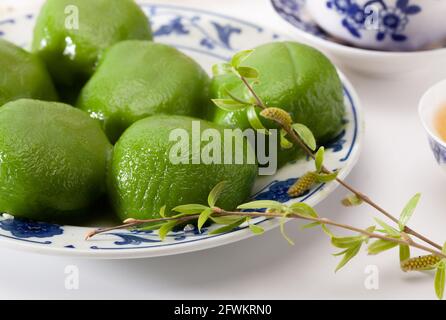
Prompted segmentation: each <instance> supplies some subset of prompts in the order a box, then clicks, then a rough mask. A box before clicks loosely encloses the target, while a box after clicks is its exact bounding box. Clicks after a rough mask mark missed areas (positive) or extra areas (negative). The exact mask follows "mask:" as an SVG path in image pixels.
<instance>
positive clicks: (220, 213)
mask: <svg viewBox="0 0 446 320" xmlns="http://www.w3.org/2000/svg"><path fill="white" fill-rule="evenodd" d="M199 216H200V215H199V214H194V215H189V216H184V217H181V218H157V219H128V220H126V222H127V223H124V224H122V225H120V226H116V227H112V228H106V229H96V230H93V231H91V232H89V233H88V234H87V235H86V240H88V239H91V238H92V237H94V236H95V235H98V234H100V233H104V232H106V231H110V230H114V229H125V228H131V227H135V226H137V225H141V224H147V223H155V222H164V221H172V220H177V221H178V222H187V221H192V220H195V219H198V217H199ZM225 216H239V217H249V218H258V217H265V218H283V217H284V215H283V214H280V213H274V212H241V211H226V210H223V209H221V208H218V207H214V208H212V217H225ZM286 218H287V219H301V220H306V221H311V222H318V223H320V224H321V225H330V226H333V227H337V228H341V229H345V230H349V231H354V232H358V233H360V234H362V235H365V236H367V237H369V238H372V239H381V240H385V241H389V242H393V243H396V244H402V245H408V246H411V247H414V248H418V249H420V250H423V251H425V252H429V253H430V254H433V255H435V256H437V257H439V258H441V259H443V258H446V254H444V253H442V252H441V251H438V250H435V249H433V248H431V247H427V246H424V245H422V244H420V243H417V242H415V241H413V240H411V239H410V238H407V239H406V238H393V237H388V236H386V235H383V234H379V233H375V232H370V231H367V230H364V229H360V228H357V227H353V226H350V225H347V224H342V223H338V222H335V221H332V220H330V219H327V218H319V217H310V216H303V215H301V214H299V213H297V212H293V213H289V214H287V215H286Z"/></svg>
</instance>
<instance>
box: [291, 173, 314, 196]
mask: <svg viewBox="0 0 446 320" xmlns="http://www.w3.org/2000/svg"><path fill="white" fill-rule="evenodd" d="M315 183H316V173H315V172H307V173H306V174H304V175H303V176H302V177H300V178H299V179H298V180H297V181H296V182H295V183H294V184H293V185H292V186H291V187H290V188H289V189H288V195H289V196H290V197H294V198H295V197H298V196H300V195H301V194H303V193H304V192H305V191H307V190H309V189H310V188H311V187H312V186H313V185H314V184H315Z"/></svg>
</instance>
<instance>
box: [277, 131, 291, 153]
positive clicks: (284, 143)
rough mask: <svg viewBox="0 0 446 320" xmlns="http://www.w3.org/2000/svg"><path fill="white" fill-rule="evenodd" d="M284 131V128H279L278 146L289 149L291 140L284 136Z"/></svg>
mask: <svg viewBox="0 0 446 320" xmlns="http://www.w3.org/2000/svg"><path fill="white" fill-rule="evenodd" d="M286 135H287V133H286V131H285V130H283V129H282V130H280V147H281V148H282V149H291V148H292V147H293V146H294V145H293V143H292V142H290V141H289V140H288V139H287V138H286Z"/></svg>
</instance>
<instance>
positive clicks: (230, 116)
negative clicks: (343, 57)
mask: <svg viewBox="0 0 446 320" xmlns="http://www.w3.org/2000/svg"><path fill="white" fill-rule="evenodd" d="M242 65H245V66H250V67H253V68H256V69H257V70H258V71H259V73H260V78H259V83H257V84H254V85H253V87H254V89H255V91H256V92H257V93H258V95H259V96H260V97H261V98H262V100H263V101H264V103H265V104H266V105H268V106H271V107H281V108H283V109H285V110H286V111H288V112H289V113H290V115H291V117H292V118H293V120H294V121H295V122H299V123H303V124H305V125H306V126H308V127H309V128H310V129H311V130H312V131H313V134H314V135H315V137H316V139H317V141H318V143H324V142H327V141H328V140H330V139H332V138H334V137H335V136H336V135H337V134H338V133H339V132H340V131H341V129H342V123H343V122H342V120H343V116H344V112H345V110H344V109H345V108H344V98H343V89H342V83H341V81H340V79H339V76H338V74H337V71H336V69H335V67H334V66H333V64H332V63H331V62H330V60H328V58H327V57H325V56H324V55H323V54H322V53H321V52H319V51H317V50H316V49H314V48H311V47H309V46H306V45H303V44H300V43H297V42H275V43H269V44H265V45H262V46H259V47H257V48H255V50H254V52H253V53H252V54H251V55H250V56H249V57H248V58H247V59H246V60H245V61H244V62H243V63H242ZM226 90H230V91H231V92H232V93H234V94H235V95H238V96H239V97H248V96H247V91H246V88H245V87H244V85H243V84H242V83H241V81H240V79H238V78H237V77H236V76H234V75H220V76H216V77H215V78H214V79H213V80H212V84H211V96H212V97H213V98H226V97H227V94H226ZM209 111H210V112H209V113H210V114H209V118H210V119H211V120H212V121H214V122H216V123H219V124H223V125H228V126H232V127H239V128H243V129H245V128H248V127H250V125H249V122H248V119H247V116H246V112H245V111H237V112H226V111H223V110H221V109H218V108H215V107H211V108H210V110H209ZM266 123H268V122H266Z"/></svg>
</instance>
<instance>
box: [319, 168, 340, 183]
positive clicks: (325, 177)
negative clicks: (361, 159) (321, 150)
mask: <svg viewBox="0 0 446 320" xmlns="http://www.w3.org/2000/svg"><path fill="white" fill-rule="evenodd" d="M338 174H339V172H338V171H334V172H332V173H317V174H316V181H317V182H319V183H327V182H331V181H333V180H336V178H337V177H338Z"/></svg>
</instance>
